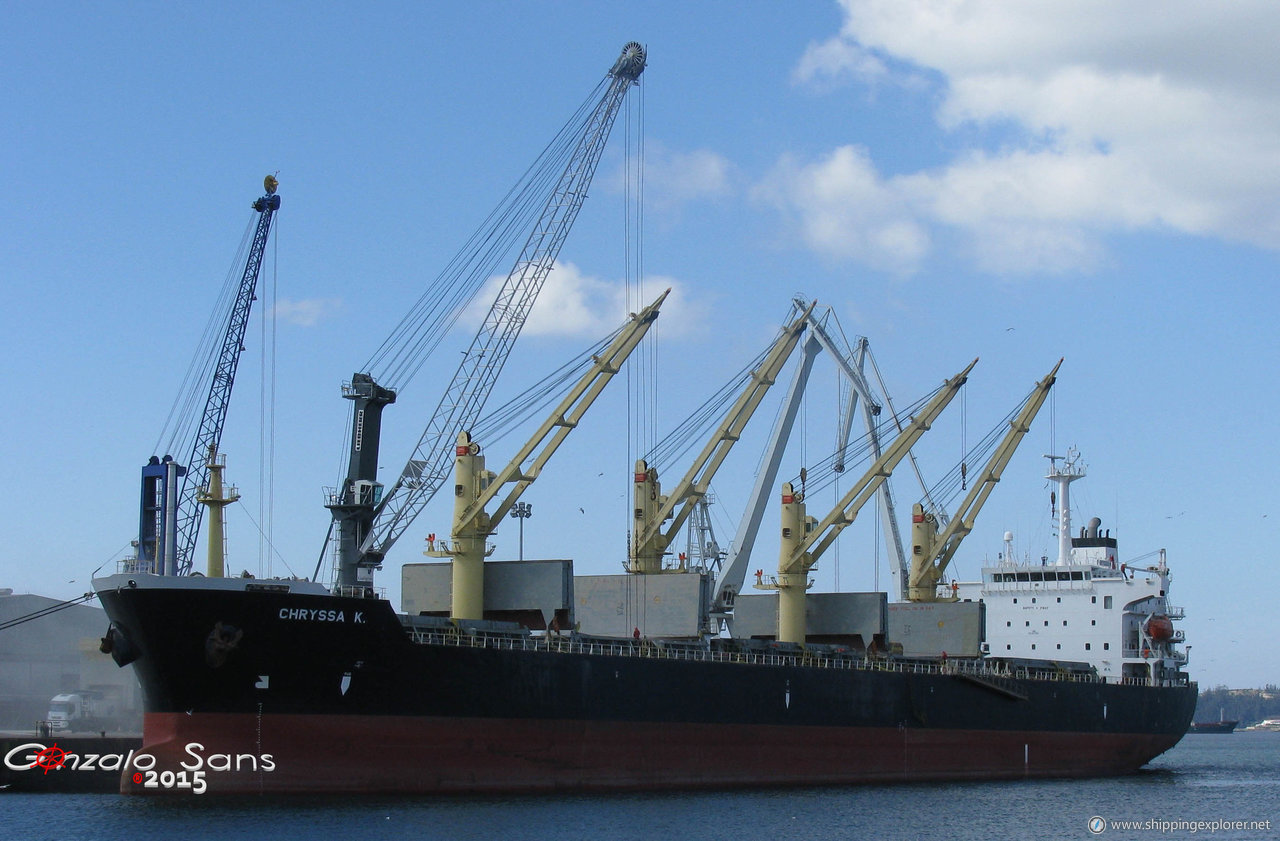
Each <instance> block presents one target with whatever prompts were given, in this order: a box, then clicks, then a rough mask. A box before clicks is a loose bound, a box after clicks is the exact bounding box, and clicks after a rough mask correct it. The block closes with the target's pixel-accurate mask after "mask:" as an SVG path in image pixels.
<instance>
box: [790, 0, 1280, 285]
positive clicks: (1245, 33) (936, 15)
mask: <svg viewBox="0 0 1280 841" xmlns="http://www.w3.org/2000/svg"><path fill="white" fill-rule="evenodd" d="M842 6H843V7H844V11H845V21H844V24H843V26H842V28H841V30H840V32H839V33H838V34H837V35H836V36H834V37H833V38H831V39H829V40H827V41H825V42H823V43H821V44H817V45H814V46H811V47H810V48H809V49H808V50H807V51H806V52H805V54H804V55H803V56H802V57H801V58H800V60H799V62H798V64H797V66H796V69H795V73H794V75H795V78H796V79H797V80H800V81H825V82H827V83H829V82H830V81H831V80H834V79H839V78H845V79H853V80H855V81H858V82H862V83H866V82H877V83H878V82H881V81H884V80H886V79H889V78H891V77H895V76H896V77H897V80H898V81H912V80H918V79H919V78H921V77H922V74H923V73H924V72H925V71H927V72H928V73H929V74H930V76H931V77H932V78H936V79H940V80H942V82H941V84H942V87H941V89H940V90H939V94H940V100H939V105H938V107H937V111H936V114H935V119H936V121H937V124H938V126H939V127H940V128H941V129H942V130H944V131H947V132H950V133H952V136H953V137H954V138H955V139H956V140H960V139H961V138H967V137H970V136H972V137H974V138H975V139H974V140H972V141H970V142H969V145H968V147H967V148H960V149H959V150H958V151H957V152H955V153H954V155H953V157H952V158H951V159H950V160H947V161H944V162H943V163H941V164H940V165H939V166H938V167H936V168H931V169H929V170H924V171H919V172H916V173H912V174H907V175H900V176H895V177H893V178H887V179H886V178H881V177H880V176H879V175H878V174H877V172H876V171H875V169H874V166H873V164H872V163H871V162H870V158H869V157H868V156H867V155H866V154H865V153H862V154H861V158H860V162H859V161H857V160H855V161H853V163H852V164H850V163H849V160H848V158H849V155H850V154H853V155H855V157H857V155H858V153H857V152H852V153H851V152H849V151H847V150H849V149H850V148H851V147H849V146H841V147H839V148H837V149H836V150H835V151H834V152H832V153H831V155H830V156H828V157H826V158H824V159H821V160H818V161H815V162H809V163H805V164H797V163H795V162H794V161H785V160H784V161H783V162H782V163H781V164H780V165H779V167H778V169H777V170H776V171H775V173H774V174H773V175H772V176H771V178H770V182H769V183H770V187H769V189H770V190H771V191H772V194H773V195H774V196H782V197H783V200H784V202H785V204H786V205H787V207H788V209H789V210H791V211H792V212H793V213H794V214H796V215H797V216H798V217H799V218H800V219H801V220H803V225H802V230H803V235H804V240H805V242H806V243H807V244H808V245H809V246H810V247H811V248H814V249H816V250H819V251H821V252H824V253H828V254H831V255H834V256H841V257H850V258H854V259H858V260H861V261H865V262H867V263H869V264H871V265H883V262H884V260H885V258H886V257H889V256H891V255H893V254H897V255H898V256H899V257H900V258H902V259H901V260H900V262H899V264H898V265H899V268H904V267H905V268H909V267H910V266H911V265H912V262H913V261H912V254H913V245H912V243H914V244H915V245H919V244H921V243H927V242H928V231H929V230H930V229H939V228H947V229H952V230H954V231H957V232H959V233H960V234H961V235H962V237H964V238H965V239H966V241H967V242H968V243H969V248H970V251H971V253H972V254H973V255H974V257H975V258H976V259H977V260H978V261H979V263H980V265H982V266H983V267H985V268H987V269H989V270H993V271H1005V272H1045V271H1047V272H1054V271H1068V270H1074V269H1088V268H1090V267H1092V266H1093V265H1095V264H1096V263H1097V262H1098V260H1099V258H1100V256H1101V254H1102V252H1103V251H1104V248H1103V238H1104V237H1105V235H1106V234H1108V233H1112V232H1117V231H1121V232H1123V231H1135V230H1160V231H1173V232H1179V233H1186V234H1194V235H1200V236H1209V237H1216V238H1220V239H1224V240H1230V241H1244V242H1249V243H1252V244H1255V245H1260V246H1263V247H1268V248H1278V247H1280V204H1278V203H1277V202H1276V201H1275V196H1276V194H1277V193H1278V192H1280V85H1278V84H1277V82H1280V68H1278V66H1277V63H1276V62H1275V61H1274V60H1272V59H1271V58H1270V55H1271V53H1272V51H1273V50H1274V43H1275V41H1276V35H1277V34H1280V6H1276V5H1275V4H1273V3H1269V2H1238V3H1231V4H1203V3H1192V2H1172V3H1170V2H1154V0H1146V2H1132V3H1114V2H1103V1H1102V0H1092V2H1090V0H1058V1H1057V2H1039V3H1034V4H1018V3H1004V2H996V0H932V1H930V0H924V1H923V2H901V0H843V2H842ZM975 129H976V131H975ZM850 139H851V140H853V139H855V138H850ZM824 180H825V183H822V184H819V183H818V182H820V181H824ZM868 199H876V200H878V201H881V202H883V204H882V205H881V206H880V207H879V208H864V207H855V206H853V205H854V204H856V203H863V202H866V201H867V200H868ZM895 231H897V232H901V234H902V235H901V236H899V237H898V238H896V240H895V237H894V236H893V232H895ZM908 233H910V234H912V235H911V236H906V234H908ZM877 234H880V235H881V236H877ZM895 241H896V242H897V243H898V245H897V246H896V247H895V246H894V244H893V243H894V242H895ZM878 243H883V245H879V244H878ZM917 257H918V253H917Z"/></svg>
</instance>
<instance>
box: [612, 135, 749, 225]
mask: <svg viewBox="0 0 1280 841" xmlns="http://www.w3.org/2000/svg"><path fill="white" fill-rule="evenodd" d="M626 177H627V174H626V171H625V170H624V169H621V168H620V169H618V170H617V171H616V172H615V173H613V175H612V176H611V177H610V178H609V180H608V186H609V188H610V189H612V190H614V191H615V192H622V190H623V189H624V187H625V185H626ZM737 180H738V176H737V174H736V171H735V169H734V167H733V164H731V163H730V162H729V160H728V159H727V158H725V157H724V156H723V155H720V154H718V153H716V152H713V151H711V150H710V149H694V150H693V151H690V152H679V151H676V150H673V149H668V148H667V147H666V146H664V145H663V144H662V143H660V142H657V141H649V142H648V143H647V144H646V146H645V152H644V199H645V203H646V204H647V205H648V206H650V207H653V208H656V209H658V210H673V209H677V208H679V207H681V206H683V205H685V204H687V203H689V202H694V201H702V200H706V199H716V198H722V197H724V196H729V195H733V193H734V192H735V189H736V188H735V182H736V181H737Z"/></svg>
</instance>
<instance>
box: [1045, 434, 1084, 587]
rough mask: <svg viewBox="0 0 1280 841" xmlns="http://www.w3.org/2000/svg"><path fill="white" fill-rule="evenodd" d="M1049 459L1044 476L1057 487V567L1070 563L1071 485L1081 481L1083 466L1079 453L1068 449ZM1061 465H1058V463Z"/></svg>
mask: <svg viewBox="0 0 1280 841" xmlns="http://www.w3.org/2000/svg"><path fill="white" fill-rule="evenodd" d="M1045 458H1047V459H1049V475H1047V476H1045V478H1046V479H1048V480H1049V481H1051V482H1055V483H1057V485H1058V560H1057V565H1058V566H1066V565H1067V564H1069V563H1071V483H1072V482H1074V481H1075V480H1077V479H1083V478H1084V474H1085V466H1084V465H1083V464H1080V463H1079V462H1080V453H1079V451H1078V450H1076V448H1075V447H1068V448H1067V454H1066V455H1065V456H1053V455H1048V454H1046V455H1045ZM1059 461H1061V462H1062V464H1061V465H1059V464H1058V462H1059Z"/></svg>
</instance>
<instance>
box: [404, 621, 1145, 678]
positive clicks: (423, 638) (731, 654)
mask: <svg viewBox="0 0 1280 841" xmlns="http://www.w3.org/2000/svg"><path fill="white" fill-rule="evenodd" d="M410 637H411V639H412V641H413V642H415V643H418V644H422V645H442V646H460V647H467V648H491V649H498V650H505V651H544V652H554V653H567V654H588V655H596V656H607V657H645V658H657V659H667V660H688V661H698V662H713V663H727V664H748V665H764V666H780V667H781V666H809V667H815V668H823V669H840V670H854V669H857V670H866V671H882V672H897V673H903V674H918V675H929V674H933V675H955V674H965V675H972V676H975V677H981V678H984V679H988V680H991V679H996V680H1008V679H1020V680H1045V681H1058V682H1069V683H1105V682H1107V681H1106V678H1104V677H1101V676H1099V675H1095V674H1092V673H1081V672H1073V671H1068V670H1066V669H1028V668H1025V667H1010V666H1008V665H1005V664H991V663H987V662H984V661H975V660H963V659H959V658H956V659H951V660H948V661H938V662H931V661H927V660H895V659H886V658H877V657H863V656H860V655H857V656H849V655H846V656H839V655H829V654H825V653H818V652H813V651H805V650H800V651H787V652H762V651H731V650H718V649H710V648H699V647H697V646H694V645H674V646H672V645H665V644H663V643H660V642H656V641H652V640H641V641H639V642H634V643H633V642H624V641H618V642H607V641H601V640H579V639H574V638H572V637H561V636H557V635H554V634H548V635H546V636H541V637H528V636H515V635H510V634H488V633H482V632H472V631H464V630H460V629H456V628H450V629H432V630H420V629H419V630H412V631H410ZM1125 682H1126V683H1127V682H1128V681H1125ZM1137 684H1140V685H1149V684H1148V683H1147V682H1146V681H1138V682H1135V685H1137Z"/></svg>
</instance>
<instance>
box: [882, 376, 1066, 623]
mask: <svg viewBox="0 0 1280 841" xmlns="http://www.w3.org/2000/svg"><path fill="white" fill-rule="evenodd" d="M1061 367H1062V360H1061V359H1059V360H1058V364H1057V365H1054V366H1053V370H1052V371H1050V372H1049V373H1048V375H1046V376H1045V378H1044V379H1043V380H1041V381H1040V382H1038V383H1036V387H1035V388H1034V389H1033V390H1032V392H1031V394H1030V395H1029V396H1028V397H1027V400H1026V402H1025V403H1024V404H1023V405H1022V411H1020V412H1018V416H1017V417H1016V418H1014V419H1013V420H1012V421H1010V422H1009V431H1008V432H1006V433H1005V436H1004V439H1003V440H1002V441H1001V442H1000V446H998V447H996V450H995V452H994V453H993V454H992V456H991V458H990V460H989V461H988V462H987V465H986V467H985V468H983V471H982V474H981V477H980V478H979V479H978V481H977V482H975V483H974V485H973V487H972V488H971V489H970V491H969V494H968V496H966V497H965V498H964V502H962V503H961V504H960V507H959V509H957V510H956V512H955V513H954V514H952V516H951V521H950V522H948V523H947V525H946V527H945V528H944V529H943V530H942V532H941V533H939V532H938V520H937V518H936V517H935V516H934V515H933V514H932V513H930V512H927V511H925V510H924V506H923V505H921V504H920V503H918V502H917V503H916V504H915V505H914V506H912V508H911V578H910V583H909V585H908V588H907V600H908V601H913V602H933V601H954V600H955V597H954V596H951V597H944V598H939V596H938V582H939V581H941V580H942V575H943V573H944V572H946V569H947V564H949V563H950V562H951V559H952V557H954V556H955V553H956V549H958V548H960V542H961V541H962V540H964V538H965V536H966V535H968V534H969V532H971V531H973V522H974V520H975V519H976V518H977V516H978V512H979V511H981V510H982V506H983V505H984V504H986V501H987V497H989V496H991V492H992V491H993V490H995V486H996V483H997V482H999V481H1000V476H1001V474H1002V473H1003V472H1004V469H1005V467H1006V466H1008V464H1009V460H1010V459H1011V458H1013V454H1014V452H1015V451H1016V450H1017V449H1018V445H1019V444H1021V443H1022V439H1023V437H1024V436H1025V435H1026V434H1027V431H1028V430H1030V429H1031V422H1032V421H1033V420H1035V418H1036V415H1037V414H1038V413H1039V412H1040V408H1041V407H1042V406H1043V405H1044V401H1045V398H1046V397H1048V396H1049V389H1051V388H1053V383H1054V380H1055V379H1056V378H1057V374H1058V369H1059V368H1061Z"/></svg>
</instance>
